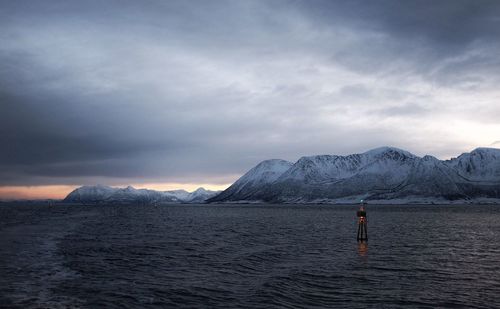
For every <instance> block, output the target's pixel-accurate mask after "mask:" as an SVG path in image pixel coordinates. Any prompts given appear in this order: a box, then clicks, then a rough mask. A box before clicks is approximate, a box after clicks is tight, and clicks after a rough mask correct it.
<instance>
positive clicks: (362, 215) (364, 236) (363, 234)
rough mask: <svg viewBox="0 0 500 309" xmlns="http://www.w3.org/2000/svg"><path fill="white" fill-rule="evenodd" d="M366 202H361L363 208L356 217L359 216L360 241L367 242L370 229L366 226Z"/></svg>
mask: <svg viewBox="0 0 500 309" xmlns="http://www.w3.org/2000/svg"><path fill="white" fill-rule="evenodd" d="M365 205H366V202H364V201H363V200H361V206H360V207H359V210H358V211H357V213H356V215H357V216H358V237H357V239H358V241H366V240H368V229H367V226H366V210H365Z"/></svg>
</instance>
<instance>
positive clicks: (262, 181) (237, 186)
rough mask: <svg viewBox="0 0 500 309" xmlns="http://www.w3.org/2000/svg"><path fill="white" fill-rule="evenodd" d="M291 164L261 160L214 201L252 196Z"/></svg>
mask: <svg viewBox="0 0 500 309" xmlns="http://www.w3.org/2000/svg"><path fill="white" fill-rule="evenodd" d="M292 165H293V163H292V162H288V161H285V160H279V159H271V160H265V161H262V162H260V163H259V164H257V166H255V167H254V168H252V169H251V170H249V171H248V172H247V173H246V174H245V175H243V176H242V177H241V178H240V179H238V180H237V181H236V182H235V183H233V184H232V185H231V186H230V187H229V188H227V189H226V190H224V191H223V192H222V193H220V194H219V195H218V196H217V197H216V199H215V200H214V201H224V200H231V201H235V200H245V199H246V198H247V197H249V198H253V197H254V196H255V194H256V193H257V192H259V191H262V190H265V189H266V188H267V186H269V185H270V184H272V183H274V182H276V180H277V179H278V178H279V177H280V176H281V175H283V173H284V172H286V171H287V170H289V169H290V167H292Z"/></svg>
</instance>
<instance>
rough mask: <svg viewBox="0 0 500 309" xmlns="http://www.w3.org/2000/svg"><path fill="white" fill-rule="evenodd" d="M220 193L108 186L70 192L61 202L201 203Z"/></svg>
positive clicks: (85, 187) (88, 187)
mask: <svg viewBox="0 0 500 309" xmlns="http://www.w3.org/2000/svg"><path fill="white" fill-rule="evenodd" d="M218 193H220V191H210V190H205V189H204V188H198V189H197V190H195V191H193V192H188V191H185V190H172V191H155V190H148V189H136V188H134V187H132V186H128V187H126V188H113V187H108V186H102V185H97V186H83V187H80V188H77V189H75V190H74V191H72V192H71V193H70V194H68V196H66V198H65V199H64V200H63V202H67V203H82V204H95V203H111V204H113V203H120V204H131V203H134V204H154V203H203V202H204V201H205V200H206V199H208V198H210V197H213V196H215V195H217V194H218Z"/></svg>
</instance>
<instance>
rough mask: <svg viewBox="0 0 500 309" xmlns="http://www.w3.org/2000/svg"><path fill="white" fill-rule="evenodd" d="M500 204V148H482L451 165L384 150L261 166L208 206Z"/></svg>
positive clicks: (324, 156)
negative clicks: (227, 203) (476, 202)
mask: <svg viewBox="0 0 500 309" xmlns="http://www.w3.org/2000/svg"><path fill="white" fill-rule="evenodd" d="M361 199H363V200H367V201H377V202H394V203H411V202H416V203H434V202H436V203H439V202H454V201H488V202H500V149H496V148H477V149H475V150H473V151H471V152H470V153H463V154H461V155H459V156H458V157H456V158H452V159H450V160H439V159H437V158H435V157H433V156H429V155H426V156H423V157H419V156H416V155H414V154H412V153H410V152H408V151H405V150H402V149H398V148H395V147H381V148H376V149H372V150H369V151H367V152H364V153H360V154H351V155H347V156H339V155H316V156H306V157H302V158H300V159H299V160H298V161H297V162H295V163H292V162H288V161H285V160H279V159H272V160H266V161H263V162H261V163H259V164H258V165H257V166H255V167H254V168H252V169H251V170H249V171H248V172H247V173H246V174H245V175H243V176H242V177H241V178H240V179H238V180H237V181H236V182H235V183H233V184H232V185H231V186H230V187H229V188H227V189H226V190H224V191H223V192H221V193H220V194H218V195H215V196H213V197H212V198H209V199H208V200H207V201H208V202H274V203H345V202H358V201H359V200H361Z"/></svg>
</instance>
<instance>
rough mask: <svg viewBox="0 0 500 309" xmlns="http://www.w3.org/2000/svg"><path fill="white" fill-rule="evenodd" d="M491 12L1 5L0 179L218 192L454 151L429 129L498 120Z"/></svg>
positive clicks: (487, 8) (288, 5) (457, 141)
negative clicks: (195, 186) (261, 169)
mask: <svg viewBox="0 0 500 309" xmlns="http://www.w3.org/2000/svg"><path fill="white" fill-rule="evenodd" d="M499 8H500V5H499V4H498V2H495V1H439V2H435V1H404V2H403V1H140V2H139V1H2V2H0V145H2V146H1V147H2V151H1V152H0V170H1V172H0V185H34V184H61V183H65V184H80V183H92V182H95V181H99V182H108V183H110V184H112V183H113V182H116V181H117V179H121V180H122V181H121V182H124V181H128V182H140V181H146V182H151V181H157V182H160V181H185V182H210V181H213V182H228V181H232V180H234V177H235V175H237V174H240V173H242V172H244V171H245V170H246V169H248V168H249V167H251V166H252V165H253V164H256V163H258V162H259V161H261V160H263V159H266V158H272V157H280V158H284V159H289V160H295V159H297V158H298V157H299V156H301V155H310V154H316V153H349V152H355V151H363V150H366V149H368V148H370V147H376V146H380V145H384V144H391V145H396V146H400V147H403V148H404V147H405V146H406V147H407V148H409V150H412V151H415V152H417V153H418V152H423V151H427V150H428V149H429V148H430V146H429V145H435V144H436V140H433V139H432V138H431V139H429V140H427V141H426V140H425V138H426V137H428V136H429V135H432V136H433V138H435V139H439V138H446V140H447V144H446V145H444V144H442V145H443V147H445V146H446V147H448V149H444V148H434V149H432V150H434V153H433V154H435V155H447V154H448V152H452V153H453V152H454V151H455V150H460V151H463V150H467V149H463V148H464V147H468V146H469V144H467V142H464V141H463V137H462V136H458V135H452V133H450V132H451V131H443V132H439V134H430V132H433V130H434V128H435V127H439V122H440V121H444V120H446V119H447V117H448V115H451V117H454V118H455V119H459V120H460V119H461V117H462V118H464V119H466V118H467V119H468V120H471V113H470V111H471V110H477V109H481V113H477V114H474V115H475V116H474V117H472V118H473V119H472V121H473V122H477V123H481V122H482V121H483V120H488V119H489V118H488V117H491V115H493V114H494V113H495V112H496V111H498V108H497V107H496V106H497V105H496V103H495V102H496V101H495V98H497V97H498V94H497V92H496V85H497V82H498V81H499V78H498V77H499V74H498V72H500V61H499V60H498V56H497V55H498V54H499V52H500V48H499V42H500V41H499V38H500V33H499V32H500V24H499V23H500V18H499V17H498V16H500V9H499ZM464 91H469V92H473V93H471V94H470V97H471V98H474V100H473V101H471V100H468V99H469V97H467V95H463V92H464ZM443 98H444V99H443ZM460 100H462V101H463V102H466V103H463V102H462V101H460ZM465 100H468V101H465ZM464 104H465V105H464ZM457 105H460V107H459V108H457ZM469 105H470V106H469ZM412 116H415V119H414V120H411V119H410V120H409V118H411V117H412ZM440 117H441V118H440ZM411 121H414V122H413V123H409V122H411ZM419 121H422V123H423V122H425V123H426V126H422V125H421V124H422V123H419ZM427 124H430V125H427ZM395 128H397V130H395ZM417 128H418V129H417ZM450 130H451V129H450ZM409 135H412V136H417V137H416V138H415V140H414V141H413V143H410V142H408V139H407V136H409ZM346 136H349V138H346ZM485 138H488V136H485ZM493 138H496V137H493ZM490 140H491V139H490ZM464 143H465V144H464ZM450 149H451V150H450ZM457 152H458V151H457ZM106 179H108V180H106Z"/></svg>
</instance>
